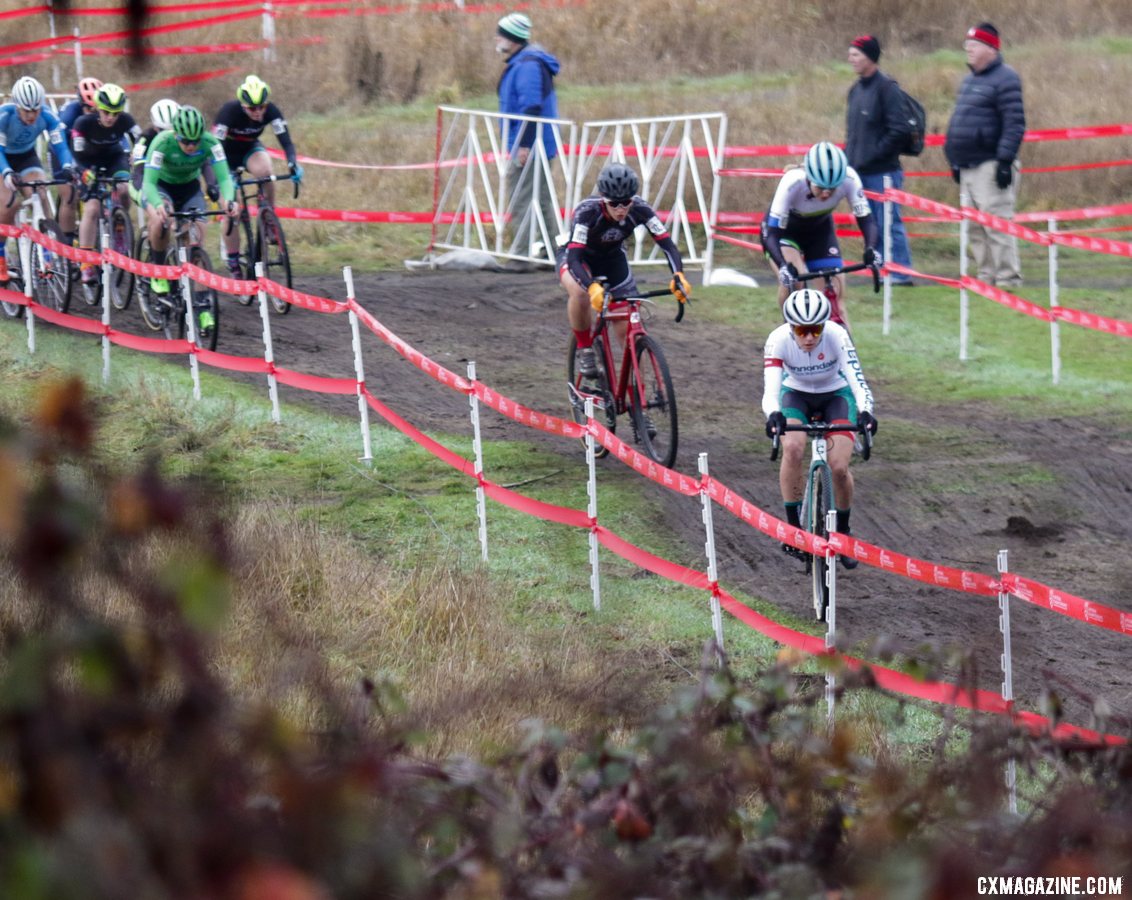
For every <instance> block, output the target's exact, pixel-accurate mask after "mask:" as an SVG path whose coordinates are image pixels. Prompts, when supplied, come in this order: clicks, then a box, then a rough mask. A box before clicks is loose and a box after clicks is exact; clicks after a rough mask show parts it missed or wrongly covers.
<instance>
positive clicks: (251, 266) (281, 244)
mask: <svg viewBox="0 0 1132 900" xmlns="http://www.w3.org/2000/svg"><path fill="white" fill-rule="evenodd" d="M240 174H242V173H237V177H236V185H237V186H238V187H239V189H240V219H239V228H240V232H241V234H240V268H242V269H243V271H244V277H245V278H247V279H248V280H254V279H255V264H256V263H257V262H262V263H263V274H264V277H266V278H270V279H271V280H272V281H274V282H276V283H277V284H283V285H286V286H287V287H289V288H290V287H293V285H292V283H291V255H290V254H289V253H288V252H287V236H286V235H285V234H284V233H283V223H282V222H280V221H279V215H278V213H276V212H275V208H274V207H273V206H272V204H271V201H270V200H268V198H267V192H266V191H265V190H264V185H267V184H270V183H272V182H276V181H291V182H293V183H294V185H295V197H296V198H298V196H299V185H300V183H301V182H300V181H299V179H298V178H297V177H296V176H294V175H274V174H273V175H263V176H260V177H257V178H241V177H239V175H240ZM250 187H254V188H255V189H256V190H255V194H254V195H250V194H249V193H248V191H247V189H248V188H250ZM251 200H254V201H255V207H256V216H255V229H254V232H255V233H254V235H253V233H252V232H253V228H252V217H251V213H250V212H249V211H248V210H249V208H250V207H249V201H251ZM268 298H269V299H270V300H271V308H272V309H274V310H275V312H277V313H279V314H280V315H281V316H285V315H286V314H287V313H289V312H290V311H291V304H290V303H288V302H287V301H286V300H281V299H279V298H278V297H275V296H272V295H270V294H269V295H268ZM236 299H237V300H238V301H239V302H240V303H242V304H244V306H247V305H249V304H250V303H251V302H252V300H254V299H255V297H254V296H253V295H250V294H249V295H238V296H237V297H236Z"/></svg>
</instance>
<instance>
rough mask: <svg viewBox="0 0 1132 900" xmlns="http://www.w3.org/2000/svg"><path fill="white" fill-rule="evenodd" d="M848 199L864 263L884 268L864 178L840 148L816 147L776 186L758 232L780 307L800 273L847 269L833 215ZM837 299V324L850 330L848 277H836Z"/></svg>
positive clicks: (835, 320) (824, 143)
mask: <svg viewBox="0 0 1132 900" xmlns="http://www.w3.org/2000/svg"><path fill="white" fill-rule="evenodd" d="M842 200H845V201H847V202H848V203H849V205H850V206H851V207H852V209H853V215H855V216H856V217H857V226H858V227H859V228H860V229H861V234H862V235H863V236H864V238H865V252H864V255H863V257H862V261H863V262H865V263H866V264H868V265H873V266H878V267H879V266H882V265H884V260H883V258H882V256H881V253H880V251H879V250H878V249H877V226H876V222H875V221H874V219H873V217H872V216H871V215H870V214H869V202H868V200H867V199H865V189H864V187H863V186H862V185H861V177H860V176H859V175H858V174H857V172H856V170H854V169H853V167H852V166H850V165H849V163H848V161H847V160H846V159H845V153H844V151H842V149H841V148H840V147H838V146H837V145H835V144H831V143H829V141H821V142H820V143H817V144H814V145H813V146H812V147H811V148H810V149H809V150H808V151H806V156H805V158H804V159H803V160H802V165H801V166H800V167H798V166H791V167H790V168H789V169H787V170H786V174H784V175H783V176H782V180H781V181H779V182H778V187H777V189H775V192H774V199H773V200H771V202H770V209H769V210H768V211H767V214H766V215H765V216H764V217H763V221H762V225H761V226H760V228H759V231H760V237H761V239H762V245H763V250H764V251H765V252H766V255H767V258H768V259H769V260H770V261H771V262H772V263H773V264H774V266H775V268H776V269H777V270H778V282H779V285H778V305H779V306H781V305H782V304H783V302H784V301H785V300H786V297H787V295H788V294H789V293H790V292H791V291H792V290H794V288H795V287H796V286H797V282H796V281H795V279H796V278H797V277H798V273H799V272H808V271H814V270H817V269H833V268H837V267H838V266H841V265H843V261H842V258H841V246H840V245H839V244H838V243H837V231H836V229H835V228H834V225H833V211H834V210H835V209H836V208H837V205H838V204H839V203H840V202H841V201H842ZM833 285H834V292H835V293H836V299H835V300H834V301H833V303H834V306H833V321H834V322H839V323H841V324H844V325H846V327H848V319H847V317H846V315H845V305H844V303H843V302H842V300H843V298H844V296H845V279H844V277H843V276H841V275H837V276H835V277H834V279H833Z"/></svg>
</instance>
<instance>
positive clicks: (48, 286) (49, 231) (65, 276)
mask: <svg viewBox="0 0 1132 900" xmlns="http://www.w3.org/2000/svg"><path fill="white" fill-rule="evenodd" d="M37 228H38V230H39V232H40V233H41V234H45V235H47V236H48V237H50V238H53V239H54V240H56V241H59V242H60V243H64V244H65V243H66V241H65V240H64V239H63V232H62V231H61V230H60V228H59V225H58V223H56V222H53V221H52V220H51V219H40V221H39V225H38V226H37ZM31 256H32V273H31V274H32V281H31V290H32V296H34V297H35V299H36V300H37V301H39V302H40V303H42V304H43V305H44V306H47V307H50V308H51V309H54V310H58V311H59V312H61V313H65V312H67V310H69V309H70V308H71V268H72V266H71V261H70V260H69V259H67V257H65V256H61V255H60V254H58V253H53V252H52V251H50V250H48V249H47V248H46V247H43V246H41V245H40V244H36V243H33V244H32V245H31Z"/></svg>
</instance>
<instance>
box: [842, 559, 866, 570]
mask: <svg viewBox="0 0 1132 900" xmlns="http://www.w3.org/2000/svg"><path fill="white" fill-rule="evenodd" d="M839 559H840V560H841V565H842V566H843V567H844V568H846V569H855V568H857V566H859V565H860V564H861V561H860V560H859V559H854V558H853V557H852V556H842V557H839Z"/></svg>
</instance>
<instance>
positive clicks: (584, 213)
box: [557, 163, 692, 378]
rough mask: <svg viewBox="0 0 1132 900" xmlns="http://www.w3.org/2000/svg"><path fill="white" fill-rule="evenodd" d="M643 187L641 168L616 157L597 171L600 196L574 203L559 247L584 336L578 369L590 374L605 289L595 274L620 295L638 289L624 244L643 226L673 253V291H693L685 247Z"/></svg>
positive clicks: (570, 313) (579, 335)
mask: <svg viewBox="0 0 1132 900" xmlns="http://www.w3.org/2000/svg"><path fill="white" fill-rule="evenodd" d="M640 188H641V182H640V180H639V179H638V178H637V173H636V172H634V171H633V170H632V169H631V168H629V167H628V166H626V165H624V164H622V163H611V164H610V165H608V166H606V167H605V168H604V169H602V170H601V173H600V174H599V175H598V177H597V196H594V197H588V198H586V199H585V200H583V201H582V202H581V203H579V204H578V205H577V206H576V207H575V208H574V213H573V216H572V219H571V223H570V231H569V241H568V242H567V244H566V246H565V247H563V248H562V249H560V250H559V251H558V257H557V264H558V278H559V283H560V284H561V285H562V287H564V288H565V289H566V296H567V306H566V313H567V317H568V319H569V321H570V328H571V330H572V331H573V332H574V337H575V338H576V339H577V342H578V371H579V372H580V373H581V374H582V375H583V376H584V377H586V378H595V377H597V374H598V368H597V359H596V356H595V354H594V349H593V334H592V333H591V331H590V327H591V324H592V322H593V313H592V312H591V308H592V309H594V310H600V309H601V307H602V303H603V301H604V292H603V289H602V286H601V285H600V284H598V283H597V281H596V280H595V279H596V278H597V277H598V276H604V277H605V278H606V280H607V281H608V284H609V292H610V294H611V295H612V296H613V298H614V299H616V298H620V297H632V296H634V295H635V294H636V293H637V282H636V281H635V280H634V278H633V272H632V270H631V269H630V268H629V256H628V254H627V253H626V252H625V246H624V245H625V241H626V240H627V239H628V238H629V237H630V236H631V235H632V234H633V231H634V230H635V229H636V228H637V227H638V226H640V225H644V226H645V228H647V229H648V232H649V234H651V235H652V238H653V240H654V241H656V243H657V245H658V246H659V247H660V249H661V250H662V251H663V252H664V255H665V256H666V257H667V258H668V268H669V269H671V270H672V281H671V283H670V284H669V289H670V290H671V291H672V293H673V294H675V295H676V296H677V297H678V298H679V299H680V302H681V303H683V302H684V301H685V300H686V299H688V298H689V297H690V296H691V294H692V286H691V285H690V284H689V283H688V279H687V278H685V277H684V271H683V269H684V262H683V260H682V259H681V258H680V251H679V250H678V249H677V248H676V244H675V243H674V242H673V240H672V238H671V237H670V236H669V234H668V229H667V228H665V226H664V223H663V222H661V221H660V217H659V216H658V215H657V214H656V212H655V211H654V210H653V208H652V207H651V206H649V205H648V204H647V203H646V202H645V201H644V200H642V199H641V198H640V197H638V196H637V191H639V190H640ZM681 295H682V296H681ZM620 324H621V327H622V328H624V327H625V326H624V323H620Z"/></svg>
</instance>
